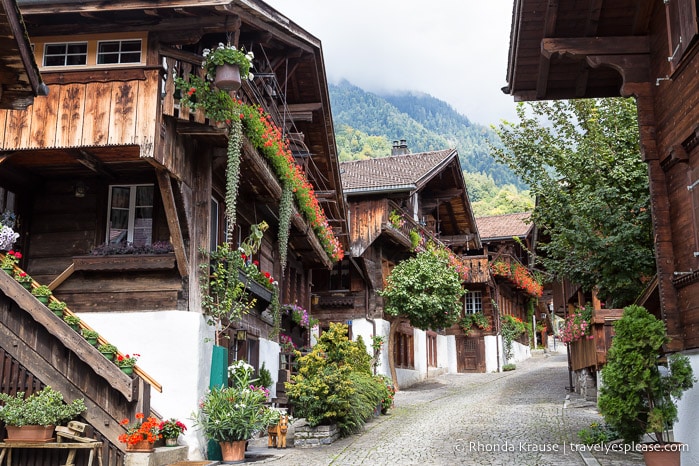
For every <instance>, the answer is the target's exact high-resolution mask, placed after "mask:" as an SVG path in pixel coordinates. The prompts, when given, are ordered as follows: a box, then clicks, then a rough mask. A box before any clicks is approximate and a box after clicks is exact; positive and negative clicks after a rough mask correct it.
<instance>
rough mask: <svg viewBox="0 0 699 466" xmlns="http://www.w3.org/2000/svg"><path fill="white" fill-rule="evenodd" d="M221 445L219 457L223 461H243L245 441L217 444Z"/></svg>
mask: <svg viewBox="0 0 699 466" xmlns="http://www.w3.org/2000/svg"><path fill="white" fill-rule="evenodd" d="M218 443H219V445H221V456H223V461H239V462H241V463H242V462H243V461H245V440H234V441H232V442H218Z"/></svg>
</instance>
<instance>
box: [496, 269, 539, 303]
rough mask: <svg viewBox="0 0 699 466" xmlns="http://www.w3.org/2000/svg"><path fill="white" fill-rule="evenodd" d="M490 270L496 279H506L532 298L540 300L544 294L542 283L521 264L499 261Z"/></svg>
mask: <svg viewBox="0 0 699 466" xmlns="http://www.w3.org/2000/svg"><path fill="white" fill-rule="evenodd" d="M490 270H491V272H492V273H493V275H495V276H496V277H503V278H505V279H506V280H508V281H509V282H510V283H512V284H514V285H515V287H517V288H519V289H520V290H522V291H524V292H525V293H527V294H528V295H530V296H534V297H535V298H540V297H541V296H542V295H543V294H544V288H543V286H542V285H541V283H539V281H538V280H537V279H536V278H535V277H534V276H533V275H532V273H531V272H529V270H527V269H526V268H525V267H524V266H523V265H522V264H520V263H519V262H516V261H514V260H513V261H511V262H508V261H504V260H501V259H498V260H496V261H495V262H493V264H492V265H491V266H490Z"/></svg>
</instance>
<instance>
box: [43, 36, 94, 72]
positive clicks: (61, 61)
mask: <svg viewBox="0 0 699 466" xmlns="http://www.w3.org/2000/svg"><path fill="white" fill-rule="evenodd" d="M43 63H44V66H81V65H85V64H87V42H67V43H63V44H45V45H44V61H43Z"/></svg>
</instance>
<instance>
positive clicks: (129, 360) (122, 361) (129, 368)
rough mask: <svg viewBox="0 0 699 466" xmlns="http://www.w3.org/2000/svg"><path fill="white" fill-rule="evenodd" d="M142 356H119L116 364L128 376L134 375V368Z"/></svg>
mask: <svg viewBox="0 0 699 466" xmlns="http://www.w3.org/2000/svg"><path fill="white" fill-rule="evenodd" d="M140 357H141V355H140V354H138V353H132V354H130V355H129V354H125V355H123V356H122V355H121V354H118V355H117V357H116V360H115V361H114V363H115V364H116V365H117V366H119V369H121V371H122V372H123V373H124V374H126V375H131V374H133V368H134V366H135V365H136V361H138V358H140Z"/></svg>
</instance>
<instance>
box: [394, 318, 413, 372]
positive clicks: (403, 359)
mask: <svg viewBox="0 0 699 466" xmlns="http://www.w3.org/2000/svg"><path fill="white" fill-rule="evenodd" d="M394 345H395V346H394V347H393V360H394V361H395V362H396V367H401V368H403V369H414V368H415V356H414V351H413V331H412V328H410V327H406V328H399V329H398V330H396V341H395V343H394Z"/></svg>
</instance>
